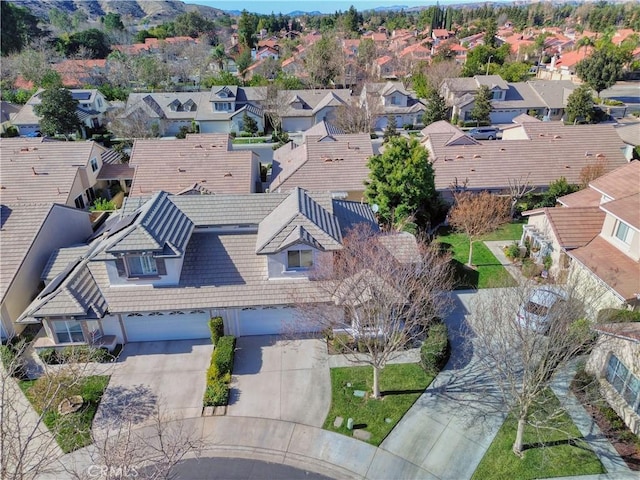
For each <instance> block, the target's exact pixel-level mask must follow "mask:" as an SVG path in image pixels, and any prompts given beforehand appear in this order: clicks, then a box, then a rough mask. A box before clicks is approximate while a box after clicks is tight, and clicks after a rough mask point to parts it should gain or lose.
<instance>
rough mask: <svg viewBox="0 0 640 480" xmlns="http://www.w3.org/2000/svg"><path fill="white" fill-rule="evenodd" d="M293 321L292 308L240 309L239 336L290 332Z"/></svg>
mask: <svg viewBox="0 0 640 480" xmlns="http://www.w3.org/2000/svg"><path fill="white" fill-rule="evenodd" d="M294 321H295V316H294V314H293V309H292V308H288V307H267V308H245V309H242V310H241V311H240V336H247V335H271V334H281V333H286V332H291V331H292V327H293V322H294Z"/></svg>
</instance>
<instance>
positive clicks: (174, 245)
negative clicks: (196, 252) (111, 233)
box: [106, 192, 194, 256]
mask: <svg viewBox="0 0 640 480" xmlns="http://www.w3.org/2000/svg"><path fill="white" fill-rule="evenodd" d="M193 228H194V224H193V222H192V221H191V219H189V217H188V216H187V215H185V214H184V212H183V211H182V210H180V209H179V208H178V207H177V206H176V205H175V204H174V203H173V202H172V201H171V200H170V199H169V196H168V194H167V192H158V193H157V194H155V195H154V196H153V198H152V199H151V200H150V201H148V202H147V203H146V204H145V205H144V206H143V207H142V210H141V212H140V213H139V216H138V218H137V219H136V221H135V222H134V223H133V224H132V225H131V226H130V227H128V228H127V230H126V231H125V232H124V233H123V234H122V235H119V236H118V238H117V240H116V241H115V242H113V243H111V244H110V245H109V246H108V248H106V251H107V252H108V253H110V254H116V255H117V254H124V253H127V252H136V251H152V252H156V253H159V254H160V255H162V256H180V255H182V254H183V253H184V250H185V248H186V245H187V242H188V241H189V237H190V236H191V232H192V231H193Z"/></svg>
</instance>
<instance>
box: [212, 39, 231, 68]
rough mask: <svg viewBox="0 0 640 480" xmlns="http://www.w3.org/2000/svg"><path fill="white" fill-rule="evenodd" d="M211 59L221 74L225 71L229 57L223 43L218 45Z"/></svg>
mask: <svg viewBox="0 0 640 480" xmlns="http://www.w3.org/2000/svg"><path fill="white" fill-rule="evenodd" d="M211 58H212V59H213V61H214V62H216V65H217V66H218V70H219V71H221V72H222V71H224V66H225V65H226V63H227V59H228V58H229V57H227V52H225V50H224V45H223V44H222V43H219V44H218V45H216V46H215V47H214V49H213V50H212V51H211Z"/></svg>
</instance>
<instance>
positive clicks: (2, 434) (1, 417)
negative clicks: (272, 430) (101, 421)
mask: <svg viewBox="0 0 640 480" xmlns="http://www.w3.org/2000/svg"><path fill="white" fill-rule="evenodd" d="M9 345H12V346H10V347H9V346H3V347H2V349H3V351H2V366H0V478H2V479H3V480H29V479H33V478H36V477H38V476H39V475H42V474H44V473H48V472H51V471H52V470H53V465H54V463H55V461H54V460H55V459H56V458H57V457H59V456H61V455H62V451H61V449H60V447H59V446H58V444H57V442H56V433H57V430H56V428H67V429H68V428H72V429H76V430H77V431H79V430H78V428H79V426H78V425H76V424H75V423H74V417H73V416H69V419H68V420H67V421H66V422H65V425H64V426H63V427H55V428H53V430H50V429H49V428H47V426H46V425H45V418H46V417H47V415H49V413H50V412H52V411H55V410H56V409H57V408H58V406H59V404H60V403H61V401H63V400H64V399H65V398H67V397H69V396H70V394H71V392H74V391H75V390H77V388H78V386H79V384H80V382H81V381H82V379H83V378H84V377H85V376H87V375H89V374H91V364H90V363H86V357H85V358H83V360H84V361H83V362H79V361H78V360H81V358H74V357H73V356H71V357H69V358H68V359H67V363H65V364H63V365H56V366H55V368H54V367H51V368H46V367H45V371H44V373H43V375H42V376H41V377H40V378H38V380H36V382H35V383H34V385H33V387H31V388H32V389H35V391H34V393H33V395H34V401H35V402H36V406H37V408H38V410H37V411H36V410H35V409H34V407H33V406H32V405H31V403H30V402H29V400H28V399H27V398H26V397H25V394H24V393H23V392H22V390H21V389H20V387H19V385H18V378H20V377H22V376H23V375H24V374H25V368H26V366H25V363H24V357H23V355H24V354H25V351H26V349H27V344H26V343H24V342H18V343H13V342H10V343H9ZM87 354H88V355H89V356H91V355H92V353H91V351H89V353H87V351H86V350H85V351H84V353H83V355H87Z"/></svg>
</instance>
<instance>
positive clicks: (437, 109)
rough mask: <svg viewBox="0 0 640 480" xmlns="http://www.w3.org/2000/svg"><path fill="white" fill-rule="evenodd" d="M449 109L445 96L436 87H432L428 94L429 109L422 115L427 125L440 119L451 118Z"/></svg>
mask: <svg viewBox="0 0 640 480" xmlns="http://www.w3.org/2000/svg"><path fill="white" fill-rule="evenodd" d="M448 113H449V109H448V108H447V104H446V102H445V100H444V97H442V95H440V94H439V93H438V91H437V90H435V89H433V88H432V89H430V91H429V94H428V96H427V109H426V110H425V112H424V115H423V116H422V122H423V123H424V124H425V126H426V125H430V124H432V123H434V122H438V121H440V120H447V119H448V118H449V115H448Z"/></svg>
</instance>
